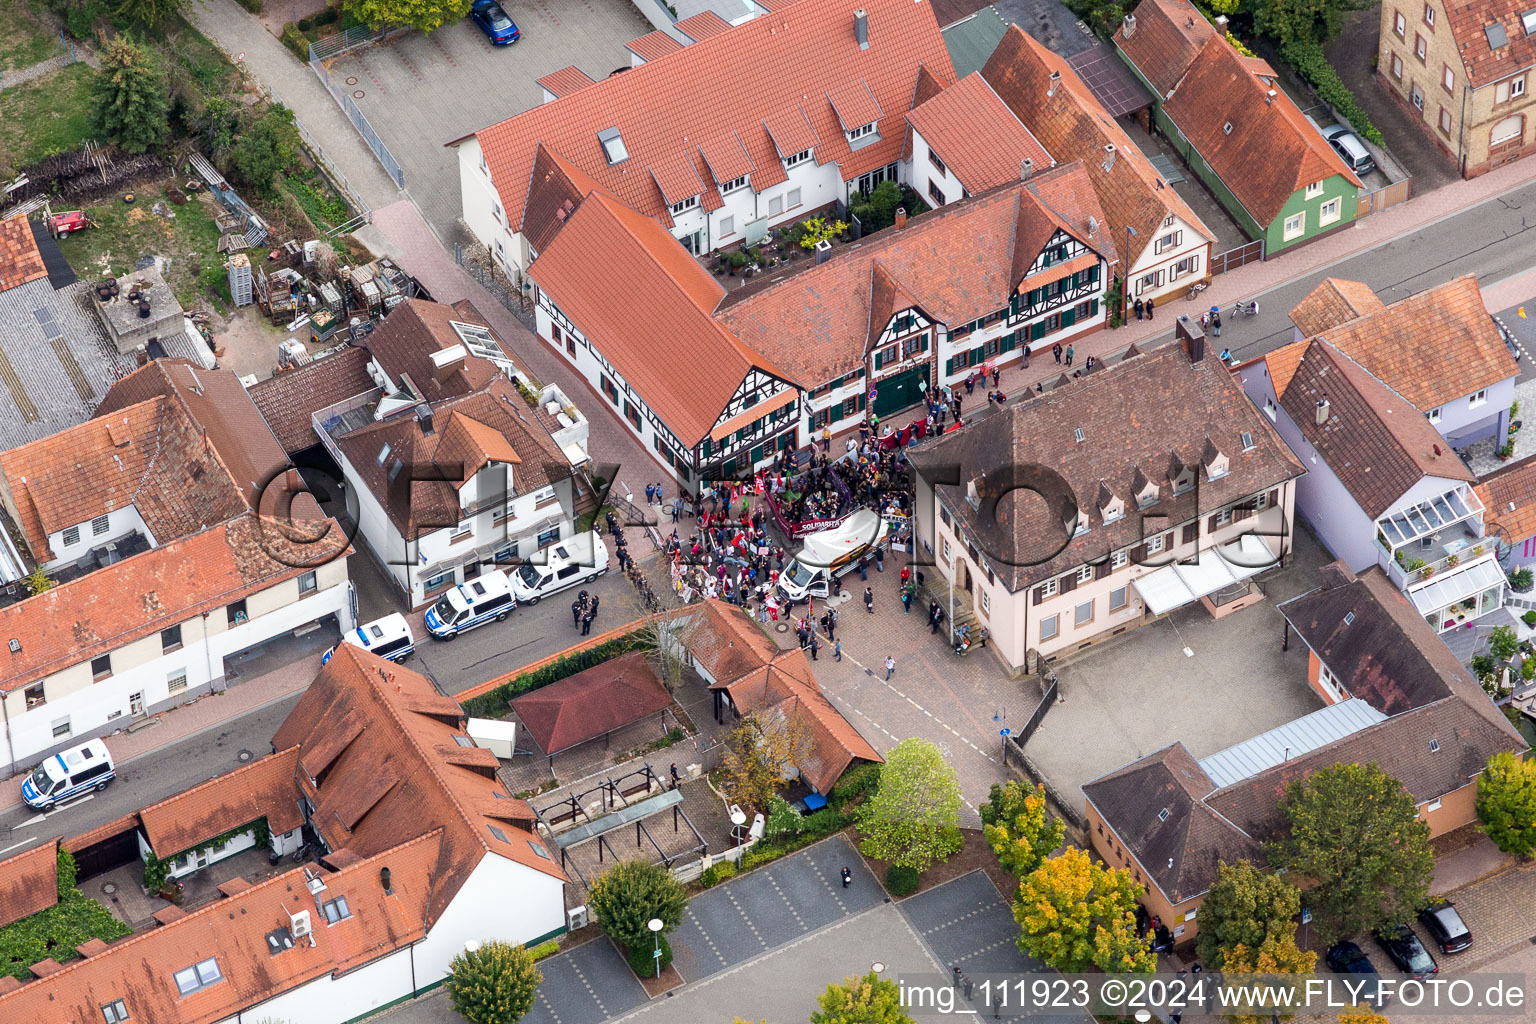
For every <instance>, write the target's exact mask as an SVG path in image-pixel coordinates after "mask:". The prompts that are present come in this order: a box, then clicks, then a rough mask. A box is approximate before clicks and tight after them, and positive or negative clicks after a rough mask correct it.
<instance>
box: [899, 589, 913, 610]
mask: <svg viewBox="0 0 1536 1024" xmlns="http://www.w3.org/2000/svg"><path fill="white" fill-rule="evenodd" d="M911 612H912V591H910V590H903V591H902V592H901V614H903V615H910V614H911Z"/></svg>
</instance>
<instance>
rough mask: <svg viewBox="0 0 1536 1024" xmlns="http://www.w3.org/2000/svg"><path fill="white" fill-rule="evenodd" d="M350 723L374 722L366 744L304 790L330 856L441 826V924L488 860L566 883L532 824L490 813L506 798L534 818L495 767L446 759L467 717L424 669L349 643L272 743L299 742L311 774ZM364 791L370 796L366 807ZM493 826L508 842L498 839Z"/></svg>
mask: <svg viewBox="0 0 1536 1024" xmlns="http://www.w3.org/2000/svg"><path fill="white" fill-rule="evenodd" d="M349 719H351V720H355V721H356V722H360V723H361V724H362V728H361V730H358V732H357V737H356V739H354V740H353V741H351V742H350V743H348V744H347V745H346V747H345V748H344V749H343V750H341V751H339V752H338V753H336V754H335V755H334V756H331V757H330V758H329V767H328V768H326V769H324V771H323V774H322V775H321V776H320V777H319V779H318V781H317V782H312V781H311V780H310V779H309V778H308V777H305V776H304V775H303V773H301V777H300V787H301V789H302V791H303V792H304V794H305V795H306V796H307V797H308V798H309V799H310V801H311V802H312V803H313V804H314V806H315V811H314V814H313V815H312V821H313V823H314V825H315V827H316V828H317V829H319V831H320V833H321V835H322V836H323V837H324V838H325V841H326V845H327V846H328V847H329V848H330V849H332V850H349V851H351V852H353V853H355V854H358V855H359V856H363V857H370V856H374V855H375V854H378V853H381V852H383V851H385V850H388V849H390V848H392V847H394V846H395V845H397V844H399V843H400V842H402V841H404V840H405V839H408V838H410V837H413V836H416V835H419V834H420V833H421V830H422V828H423V827H424V823H430V824H431V825H434V826H436V825H441V826H442V828H443V832H442V843H441V852H440V855H439V856H438V857H437V859H436V866H435V867H434V875H435V878H436V882H435V884H434V891H433V894H432V900H431V906H430V912H429V914H428V915H427V919H428V923H429V925H430V924H431V923H433V922H435V921H436V920H437V918H438V916H439V915H440V914H441V913H442V912H443V910H444V908H446V907H447V905H448V903H449V902H450V901H451V900H452V899H453V897H454V895H455V894H456V893H457V892H458V891H459V889H460V888H461V887H462V886H463V884H464V882H465V880H466V879H467V878H468V877H469V873H470V872H471V871H473V870H474V868H475V866H476V865H478V864H479V863H480V861H481V859H482V858H483V857H484V856H485V854H486V853H487V852H490V853H495V854H496V855H498V856H501V857H505V858H508V859H510V860H513V861H515V862H517V863H518V864H521V865H523V866H525V867H530V868H533V869H534V870H536V871H539V872H542V873H544V874H547V875H551V876H553V877H554V878H558V879H561V880H562V881H563V880H564V879H565V876H564V874H563V873H562V872H561V871H560V867H559V865H558V863H557V862H556V861H553V860H550V859H549V850H548V849H547V848H545V847H544V845H543V844H542V843H541V842H540V841H539V840H538V839H537V837H536V836H535V835H534V834H533V833H532V832H530V831H528V829H527V828H526V827H518V826H511V825H506V824H503V823H505V822H506V821H507V819H506V818H504V817H497V816H493V815H488V814H486V813H485V808H487V807H489V806H491V805H492V804H493V802H494V803H495V804H497V805H500V804H506V805H507V808H508V811H507V812H505V813H508V814H511V813H513V812H515V814H516V815H517V816H518V817H519V818H520V820H529V819H531V818H532V817H533V815H532V813H531V812H530V811H529V810H528V807H527V805H526V804H524V803H523V802H522V801H520V800H513V799H511V798H510V796H509V795H508V794H507V792H506V789H505V787H504V786H503V785H502V784H501V782H500V780H498V779H497V777H496V773H495V770H494V769H493V768H489V767H487V768H479V767H470V766H464V765H460V764H456V763H454V762H453V761H452V760H451V759H450V757H449V756H448V755H447V754H445V753H444V752H443V751H449V752H453V751H457V750H459V749H462V748H460V747H459V746H458V744H457V743H455V741H454V737H455V736H463V735H464V732H463V727H464V721H465V720H464V718H463V712H462V710H460V708H459V706H458V704H457V703H455V702H454V701H453V700H452V699H451V698H448V697H444V696H442V695H441V694H439V693H438V692H437V688H436V687H435V686H434V685H433V684H432V681H431V680H429V679H427V678H426V677H425V676H423V675H421V674H419V673H416V672H412V671H411V670H409V669H407V668H403V667H401V666H399V665H395V664H393V663H391V662H388V661H385V660H384V659H382V658H378V657H375V656H373V655H371V654H368V653H367V652H365V651H361V650H359V649H358V648H356V647H353V646H352V645H351V644H342V645H341V646H340V647H339V648H337V653H336V654H335V655H334V656H332V658H331V660H330V661H329V662H328V663H327V664H326V666H325V667H324V668H323V669H321V670H320V674H319V675H318V676H316V677H315V681H314V682H313V683H311V684H310V686H309V689H307V690H306V691H305V692H304V696H302V697H301V698H299V703H298V705H297V706H295V708H294V709H293V711H292V712H291V713H290V714H289V716H288V718H287V720H285V721H284V722H283V724H282V726H281V727H279V728H278V730H277V734H276V735H275V736H273V738H272V742H273V744H274V745H275V746H277V747H278V748H279V749H286V748H288V747H290V746H294V745H297V746H299V748H300V750H299V760H300V762H301V763H302V764H304V765H305V766H306V767H308V766H309V765H310V764H311V758H310V757H309V756H308V752H309V751H310V750H311V749H313V748H314V747H316V746H317V745H320V744H326V743H329V742H330V739H331V736H332V735H333V734H334V732H335V731H336V729H337V728H338V727H339V726H340V725H342V724H343V723H345V722H347V721H348V720H349ZM349 731H350V730H349ZM312 770H319V769H312ZM381 784H387V785H386V786H385V788H384V789H383V790H382V791H380V790H379V789H371V788H370V787H377V786H380V785H381ZM360 793H366V794H367V795H368V799H366V800H362V801H360V800H359V794H360ZM502 798H506V799H502ZM360 803H367V804H368V806H366V807H361V809H360V808H359V804H360ZM348 819H350V823H348ZM493 824H494V825H495V826H496V828H497V831H498V832H500V833H501V834H502V835H504V836H506V837H507V838H506V839H505V840H503V839H500V838H498V837H497V835H496V833H493V832H491V831H490V828H489V827H488V826H490V825H493Z"/></svg>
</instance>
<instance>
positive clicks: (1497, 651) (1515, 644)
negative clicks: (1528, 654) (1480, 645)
mask: <svg viewBox="0 0 1536 1024" xmlns="http://www.w3.org/2000/svg"><path fill="white" fill-rule="evenodd" d="M1518 650H1520V638H1519V637H1517V636H1515V627H1513V626H1496V627H1494V630H1493V632H1492V633H1490V634H1488V653H1489V654H1491V655H1493V656H1494V658H1495V659H1496V660H1497V661H1499V662H1506V661H1511V660H1513V659H1514V657H1515V652H1517V651H1518Z"/></svg>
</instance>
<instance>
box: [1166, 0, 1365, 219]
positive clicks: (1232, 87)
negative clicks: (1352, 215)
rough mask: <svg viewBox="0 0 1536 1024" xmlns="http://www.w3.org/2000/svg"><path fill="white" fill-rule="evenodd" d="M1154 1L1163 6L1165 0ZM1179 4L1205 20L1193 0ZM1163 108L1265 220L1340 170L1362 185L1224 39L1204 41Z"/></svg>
mask: <svg viewBox="0 0 1536 1024" xmlns="http://www.w3.org/2000/svg"><path fill="white" fill-rule="evenodd" d="M1155 2H1156V3H1157V4H1158V5H1159V6H1158V7H1157V8H1156V9H1159V10H1161V9H1162V6H1161V5H1162V4H1163V2H1164V0H1155ZM1179 4H1180V5H1182V6H1183V7H1187V8H1188V10H1189V11H1190V12H1193V16H1194V17H1196V18H1201V17H1202V15H1200V14H1199V12H1197V11H1195V8H1194V6H1193V5H1191V4H1189V2H1188V0H1179ZM1140 34H1141V32H1140V30H1139V29H1138V31H1137V35H1140ZM1271 94H1273V95H1271ZM1163 112H1164V113H1166V114H1167V115H1168V117H1169V119H1170V120H1172V121H1173V123H1174V124H1176V125H1177V126H1178V127H1179V128H1180V129H1181V130H1182V131H1183V132H1184V134H1185V135H1186V136H1187V137H1188V138H1189V141H1190V143H1191V144H1192V145H1193V146H1194V148H1195V149H1196V150H1197V151H1198V152H1199V153H1200V155H1201V157H1203V158H1204V159H1205V161H1206V162H1207V163H1208V164H1210V166H1211V169H1212V170H1213V171H1215V172H1216V174H1217V176H1218V177H1220V179H1221V180H1222V181H1223V182H1224V183H1225V184H1226V186H1227V188H1228V189H1230V190H1231V191H1232V194H1233V195H1234V196H1236V197H1237V200H1238V202H1240V203H1241V204H1242V205H1243V208H1244V209H1245V210H1247V211H1248V212H1249V213H1250V214H1251V215H1252V216H1253V218H1254V219H1255V220H1256V221H1258V222H1259V223H1260V224H1261V225H1268V224H1270V223H1271V222H1273V221H1274V219H1275V218H1276V217H1278V216H1279V215H1280V210H1281V208H1282V207H1283V206H1285V204H1286V202H1287V201H1288V200H1289V199H1290V198H1291V195H1292V194H1293V193H1295V192H1296V191H1297V190H1298V189H1301V188H1305V187H1306V186H1307V185H1309V184H1312V183H1313V182H1317V181H1323V180H1325V179H1327V178H1331V177H1334V176H1335V175H1338V176H1341V177H1343V178H1344V179H1345V180H1346V181H1348V182H1349V183H1350V184H1352V185H1354V186H1355V187H1356V188H1359V187H1360V179H1359V178H1357V177H1355V175H1354V172H1353V171H1351V170H1350V169H1349V168H1348V167H1346V166H1345V165H1344V161H1343V160H1341V159H1340V158H1339V155H1338V154H1337V153H1335V152H1334V151H1333V147H1331V146H1329V145H1328V142H1327V141H1326V140H1325V139H1324V138H1323V137H1322V135H1321V133H1319V132H1318V130H1317V128H1316V127H1314V126H1313V125H1312V124H1311V122H1309V121H1308V120H1307V119H1306V116H1305V115H1303V114H1302V112H1301V110H1300V108H1298V107H1297V106H1296V103H1295V101H1294V100H1292V99H1291V97H1290V96H1289V95H1288V94H1287V93H1286V92H1285V90H1283V89H1281V88H1280V87H1279V84H1278V83H1276V82H1274V81H1273V80H1272V79H1266V78H1264V77H1260V75H1259V74H1257V73H1255V71H1254V70H1253V69H1251V68H1249V67H1247V66H1246V65H1245V64H1244V63H1243V61H1242V59H1241V58H1240V57H1239V56H1238V53H1237V51H1236V50H1234V49H1232V45H1231V44H1230V43H1228V42H1227V41H1226V40H1225V39H1222V38H1220V37H1219V36H1216V35H1212V36H1211V38H1210V39H1209V40H1207V41H1206V43H1205V46H1204V47H1203V48H1202V49H1201V51H1200V55H1199V57H1198V58H1197V59H1196V60H1195V62H1194V64H1192V65H1191V66H1190V69H1189V73H1188V74H1186V75H1185V76H1184V79H1183V81H1181V82H1180V83H1179V85H1178V88H1177V89H1175V90H1174V93H1173V96H1172V98H1170V99H1168V100H1167V101H1165V102H1164V104H1163ZM1229 124H1230V125H1231V126H1232V127H1231V131H1230V132H1229V131H1228V130H1227V128H1226V126H1227V125H1229ZM1346 201H1348V202H1353V199H1347V200H1346Z"/></svg>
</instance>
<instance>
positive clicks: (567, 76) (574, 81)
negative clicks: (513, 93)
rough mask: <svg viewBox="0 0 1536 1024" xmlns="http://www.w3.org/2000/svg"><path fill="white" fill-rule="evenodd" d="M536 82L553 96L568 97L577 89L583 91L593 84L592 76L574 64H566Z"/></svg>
mask: <svg viewBox="0 0 1536 1024" xmlns="http://www.w3.org/2000/svg"><path fill="white" fill-rule="evenodd" d="M538 82H539V85H541V86H542V87H544V88H545V89H548V90H549V91H550V92H551V93H553V94H554V95H555V96H568V95H570V94H571V93H573V92H575V91H576V90H577V89H585V88H586V87H587V86H589V85H592V84H594V82H593V79H592V76H591V75H589V74H587V73H586V72H585V71H583V70H581V68H579V67H577V66H576V65H575V64H567V65H566V66H565V67H563V68H561V69H560V70H559V71H551V72H550V73H549V74H547V75H545V76H544V77H543V78H541V79H539V80H538Z"/></svg>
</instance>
